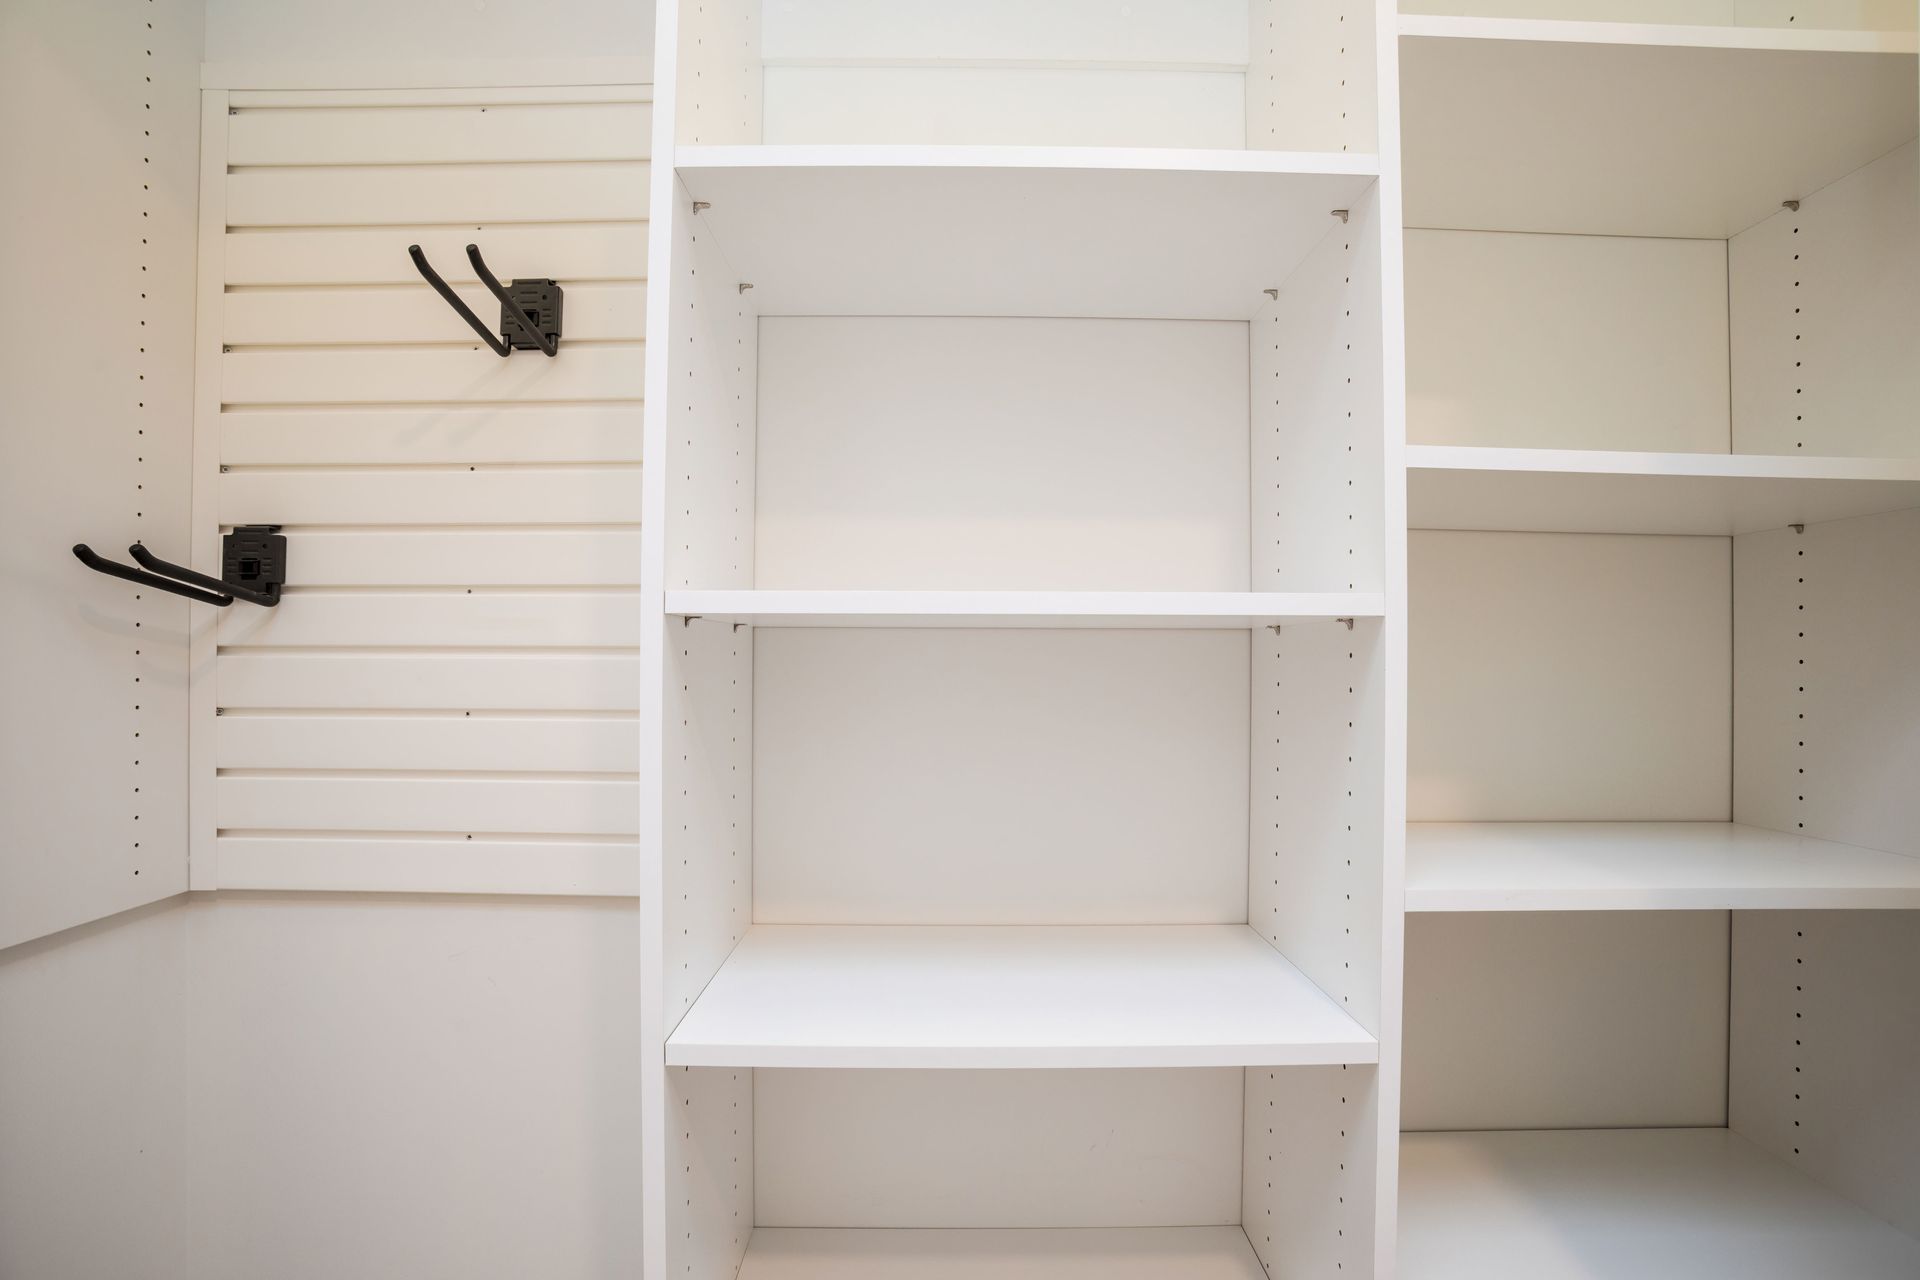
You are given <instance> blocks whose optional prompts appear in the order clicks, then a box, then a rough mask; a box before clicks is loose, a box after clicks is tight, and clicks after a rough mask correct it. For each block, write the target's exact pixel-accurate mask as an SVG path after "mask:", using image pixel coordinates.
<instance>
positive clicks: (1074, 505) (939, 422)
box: [692, 317, 1333, 591]
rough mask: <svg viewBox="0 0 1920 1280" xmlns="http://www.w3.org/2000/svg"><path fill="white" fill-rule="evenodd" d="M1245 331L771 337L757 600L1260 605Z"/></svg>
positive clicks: (1030, 325) (824, 322)
mask: <svg viewBox="0 0 1920 1280" xmlns="http://www.w3.org/2000/svg"><path fill="white" fill-rule="evenodd" d="M1246 333H1247V330H1246V326H1245V325H1242V324H1239V323H1235V322H1228V321H1177V320H1072V319H1012V318H984V317H976V318H911V317H902V318H886V317H781V318H771V317H770V318H768V319H766V320H764V321H762V322H761V334H760V339H761V344H760V433H759V449H760V456H759V484H758V494H759V520H758V524H757V526H756V529H755V538H756V541H757V544H758V546H757V549H756V552H755V565H756V566H757V570H758V578H757V584H756V585H758V586H761V587H775V588H778V587H789V588H798V587H817V588H829V587H847V588H852V587H872V588H881V587H914V588H922V589H941V588H944V589H953V590H960V589H991V588H999V589H1008V590H1013V589H1027V590H1044V589H1063V590H1064V589H1071V590H1083V591H1092V590H1116V591H1119V590H1138V591H1151V590H1186V591H1244V590H1246V589H1247V582H1248V570H1247V527H1248V525H1247V500H1248V499H1247V348H1246V341H1247V339H1246ZM692 585H695V586H717V585H722V584H719V583H714V582H696V583H694V584H692ZM1277 589H1292V590H1300V589H1302V588H1301V587H1300V585H1299V584H1297V583H1291V582H1290V583H1287V584H1283V585H1282V586H1281V587H1280V588H1277ZM1307 589H1316V588H1307ZM1320 589H1333V588H1320Z"/></svg>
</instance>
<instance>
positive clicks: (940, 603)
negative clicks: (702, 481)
mask: <svg viewBox="0 0 1920 1280" xmlns="http://www.w3.org/2000/svg"><path fill="white" fill-rule="evenodd" d="M1380 611H1381V598H1380V595H1379V593H1377V592H1355V593H1353V594H1350V595H1349V594H1343V593H1339V592H1321V593H1314V592H1281V591H669V592H667V613H668V615H669V616H677V617H697V618H705V619H707V620H709V621H715V622H744V623H747V624H749V625H752V626H759V627H1067V628H1076V627H1099V628H1114V627H1126V628H1139V629H1156V628H1175V629H1179V628H1219V627H1233V628H1237V627H1266V626H1277V625H1280V624H1282V623H1296V622H1301V623H1303V622H1325V621H1330V620H1332V619H1335V618H1375V617H1379V616H1380Z"/></svg>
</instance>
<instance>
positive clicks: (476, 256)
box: [467, 244, 560, 356]
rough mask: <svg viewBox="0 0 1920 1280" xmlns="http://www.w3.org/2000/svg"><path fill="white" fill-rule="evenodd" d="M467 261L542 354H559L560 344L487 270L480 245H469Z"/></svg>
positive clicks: (482, 282)
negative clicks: (551, 337)
mask: <svg viewBox="0 0 1920 1280" xmlns="http://www.w3.org/2000/svg"><path fill="white" fill-rule="evenodd" d="M467 261H468V262H471V263H472V264H473V273H474V274H475V275H477V276H479V277H480V283H481V284H483V285H485V286H487V289H488V291H489V292H491V293H492V294H493V296H494V297H496V298H498V299H500V305H501V306H503V307H505V308H506V309H507V314H509V315H511V316H512V317H513V318H514V319H515V320H518V321H519V322H520V327H521V328H522V329H525V330H526V331H527V335H528V336H529V337H531V338H532V339H533V341H534V345H535V346H537V347H539V348H540V354H541V355H543V356H554V355H557V354H559V351H560V344H559V343H558V342H556V341H553V340H551V339H549V338H548V337H547V336H546V335H545V334H543V333H541V332H540V325H539V323H538V322H537V321H535V320H534V318H533V317H532V316H530V315H528V314H527V313H526V311H525V309H524V308H522V307H521V305H520V304H519V303H517V302H515V301H514V300H513V299H512V298H510V297H508V296H507V291H506V290H505V289H503V288H501V287H500V282H499V281H498V280H496V279H495V278H494V275H493V272H491V271H489V270H487V264H486V260H485V259H483V258H482V257H481V256H480V246H479V245H477V244H470V245H468V246H467Z"/></svg>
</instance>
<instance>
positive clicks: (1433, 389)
mask: <svg viewBox="0 0 1920 1280" xmlns="http://www.w3.org/2000/svg"><path fill="white" fill-rule="evenodd" d="M1406 244H1407V436H1408V439H1409V440H1410V441H1411V442H1413V443H1415V444H1451V445H1487V446H1497V447H1520V448H1542V449H1644V450H1656V451H1663V452H1705V453H1724V452H1725V451H1726V449H1727V415H1728V387H1727V252H1726V247H1725V245H1723V244H1721V243H1720V242H1718V241H1712V240H1655V239H1644V238H1637V239H1636V238H1626V237H1616V236H1547V235H1509V234H1505V233H1500V232H1484V231H1429V230H1409V231H1408V232H1407V239H1406Z"/></svg>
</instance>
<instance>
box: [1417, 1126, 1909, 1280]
mask: <svg viewBox="0 0 1920 1280" xmlns="http://www.w3.org/2000/svg"><path fill="white" fill-rule="evenodd" d="M1400 1173H1401V1181H1400V1249H1401V1257H1400V1274H1402V1275H1403V1276H1406V1277H1408V1278H1409V1280H1628V1278H1629V1277H1630V1278H1631V1280H1708V1278H1712V1280H1808V1277H1812V1276H1833V1277H1840V1276H1845V1277H1847V1280H1911V1277H1913V1276H1914V1275H1916V1274H1920V1242H1916V1241H1914V1240H1913V1239H1911V1238H1910V1237H1908V1236H1905V1235H1902V1234H1901V1233H1899V1232H1898V1231H1895V1230H1894V1229H1893V1228H1892V1227H1890V1226H1888V1225H1887V1224H1886V1223H1884V1222H1882V1221H1880V1220H1879V1219H1877V1218H1875V1217H1873V1216H1871V1215H1870V1214H1868V1213H1867V1212H1866V1211H1865V1210H1862V1209H1858V1208H1856V1207H1854V1206H1853V1205H1851V1204H1849V1203H1848V1202H1847V1201H1845V1200H1843V1199H1841V1198H1840V1197H1839V1196H1837V1195H1835V1194H1834V1193H1832V1192H1831V1191H1828V1190H1826V1189H1825V1188H1824V1187H1822V1186H1820V1185H1819V1184H1818V1183H1816V1182H1814V1181H1813V1180H1812V1179H1810V1178H1807V1177H1806V1176H1804V1175H1802V1174H1800V1173H1798V1172H1797V1171H1795V1170H1793V1169H1791V1168H1789V1167H1788V1166H1787V1165H1785V1164H1783V1163H1781V1162H1780V1161H1778V1160H1775V1159H1774V1158H1773V1157H1772V1156H1770V1155H1767V1154H1766V1153H1765V1152H1763V1151H1761V1150H1760V1149H1759V1148H1758V1147H1755V1146H1754V1145H1753V1144H1752V1143H1750V1142H1748V1141H1747V1140H1746V1139H1744V1138H1741V1137H1739V1136H1738V1135H1736V1134H1733V1133H1730V1132H1729V1131H1727V1130H1725V1129H1667V1130H1651V1129H1623V1130H1610V1131H1594V1130H1567V1131H1558V1132H1532V1133H1528V1132H1521V1133H1452V1134H1441V1133H1429V1134H1408V1135H1406V1136H1405V1137H1404V1138H1402V1139H1401V1143H1400Z"/></svg>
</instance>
